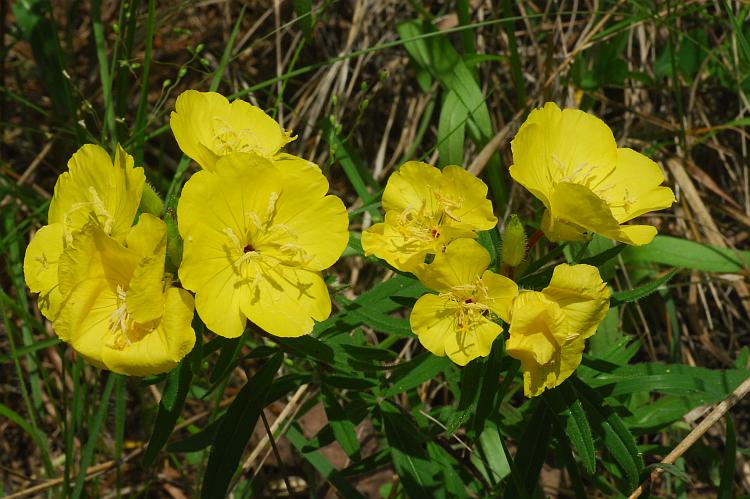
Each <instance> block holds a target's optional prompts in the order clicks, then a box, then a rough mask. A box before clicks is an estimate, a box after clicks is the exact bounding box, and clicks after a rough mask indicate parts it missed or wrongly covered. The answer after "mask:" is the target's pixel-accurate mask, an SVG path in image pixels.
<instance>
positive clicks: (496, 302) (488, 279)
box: [482, 270, 518, 322]
mask: <svg viewBox="0 0 750 499" xmlns="http://www.w3.org/2000/svg"><path fill="white" fill-rule="evenodd" d="M482 285H483V286H484V288H485V289H486V290H487V297H486V298H484V299H482V303H484V304H485V305H487V306H488V307H490V310H492V311H493V312H494V313H495V314H497V316H498V317H500V318H501V319H502V320H504V321H505V322H510V308H511V306H512V305H513V300H514V299H515V298H516V295H517V294H518V286H516V283H515V282H513V281H512V280H511V279H508V278H507V277H505V276H502V275H499V274H495V273H494V272H491V271H489V270H487V271H485V272H484V274H482Z"/></svg>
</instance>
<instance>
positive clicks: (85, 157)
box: [23, 144, 145, 321]
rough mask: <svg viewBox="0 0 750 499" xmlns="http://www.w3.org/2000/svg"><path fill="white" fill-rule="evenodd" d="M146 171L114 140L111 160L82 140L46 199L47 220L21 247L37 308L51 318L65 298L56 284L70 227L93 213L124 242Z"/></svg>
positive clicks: (81, 223)
mask: <svg viewBox="0 0 750 499" xmlns="http://www.w3.org/2000/svg"><path fill="white" fill-rule="evenodd" d="M144 182H145V176H144V174H143V168H140V167H139V168H134V167H133V157H132V156H130V155H129V154H128V153H126V152H125V151H124V150H123V149H122V148H120V147H119V146H118V147H117V150H116V151H115V159H114V164H113V163H112V159H111V158H110V157H109V154H107V152H106V151H105V150H104V149H102V148H101V147H99V146H97V145H93V144H87V145H84V146H83V147H81V148H80V149H79V150H78V151H77V152H76V153H75V154H73V156H72V157H71V158H70V161H68V171H67V172H65V173H63V174H62V175H60V177H59V178H58V179H57V183H56V184H55V193H54V195H53V197H52V201H51V202H50V205H49V214H48V221H49V225H46V226H44V227H42V228H41V229H40V230H39V231H38V232H37V233H36V234H35V236H34V238H33V239H32V240H31V242H30V243H29V246H28V247H27V249H26V256H25V257H24V264H23V270H24V276H25V277H26V283H27V284H28V286H29V288H30V289H31V291H32V292H35V293H39V310H40V311H41V312H42V314H44V316H45V317H47V318H48V319H49V320H51V321H54V320H55V318H56V316H57V314H58V311H59V309H60V305H61V303H62V301H63V299H64V296H63V295H62V294H61V292H60V289H59V286H58V260H59V259H60V255H61V254H62V252H63V249H64V247H65V246H66V245H68V244H70V243H71V242H72V240H73V233H74V232H76V231H78V230H80V229H81V228H83V226H84V225H85V224H86V223H88V222H89V221H90V220H91V219H92V218H93V219H95V220H96V221H97V222H98V223H99V225H100V226H101V227H102V230H103V231H104V232H105V233H106V234H108V235H110V236H111V237H112V238H113V239H114V240H115V241H117V242H123V241H124V240H125V238H126V236H127V235H128V233H129V232H130V227H131V226H132V225H133V220H134V219H135V214H136V211H137V210H138V204H139V203H140V199H141V194H142V193H143V185H144Z"/></svg>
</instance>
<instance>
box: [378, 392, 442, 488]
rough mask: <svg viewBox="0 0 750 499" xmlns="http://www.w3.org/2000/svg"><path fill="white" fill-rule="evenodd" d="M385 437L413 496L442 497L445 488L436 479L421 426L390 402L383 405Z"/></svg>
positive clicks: (397, 470) (399, 471) (394, 465)
mask: <svg viewBox="0 0 750 499" xmlns="http://www.w3.org/2000/svg"><path fill="white" fill-rule="evenodd" d="M380 409H381V415H382V417H383V428H384V431H385V438H386V439H387V440H388V445H389V446H390V450H391V457H392V459H393V467H394V468H395V469H396V472H397V473H398V476H399V478H400V479H401V483H402V484H403V486H404V489H406V493H407V495H408V496H409V497H440V496H442V494H441V492H443V490H442V489H441V487H440V483H439V482H438V480H437V479H436V476H435V475H436V471H437V470H436V469H435V467H434V466H433V465H432V462H431V461H430V458H429V456H428V455H427V452H426V451H425V448H424V444H425V440H426V439H425V438H424V437H423V435H422V433H421V432H420V430H419V428H417V427H416V426H414V425H413V424H412V422H411V421H410V420H409V418H407V417H406V416H405V415H403V414H402V413H401V412H400V411H399V410H398V409H395V408H394V407H392V406H391V405H390V404H383V405H382V406H381V408H380Z"/></svg>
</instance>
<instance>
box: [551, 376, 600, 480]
mask: <svg viewBox="0 0 750 499" xmlns="http://www.w3.org/2000/svg"><path fill="white" fill-rule="evenodd" d="M544 401H545V402H547V403H548V404H549V405H550V407H551V408H552V409H553V411H554V412H555V413H556V415H557V416H558V417H559V418H560V419H562V422H563V423H562V424H561V425H560V426H561V427H562V428H565V434H566V435H567V436H568V438H569V439H570V441H571V442H572V443H573V445H575V448H576V450H577V451H578V456H579V457H580V458H581V462H582V463H583V468H584V470H586V473H588V474H589V475H593V474H594V473H595V472H596V452H595V450H594V437H593V435H592V433H591V427H590V426H589V421H588V418H587V417H586V413H585V412H584V410H583V406H582V405H581V401H580V400H578V398H577V393H576V392H575V391H574V390H573V389H572V388H571V386H570V385H569V384H568V383H563V384H562V385H560V386H559V387H557V389H553V390H547V391H546V392H545V394H544Z"/></svg>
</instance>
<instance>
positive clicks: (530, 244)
mask: <svg viewBox="0 0 750 499" xmlns="http://www.w3.org/2000/svg"><path fill="white" fill-rule="evenodd" d="M543 235H544V232H542V231H541V229H540V230H537V231H536V232H534V233H533V234H532V235H531V237H530V238H529V242H528V245H527V247H528V249H527V251H531V248H533V247H534V245H535V244H536V243H537V242H538V241H539V240H540V239H541V238H542V236H543Z"/></svg>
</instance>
